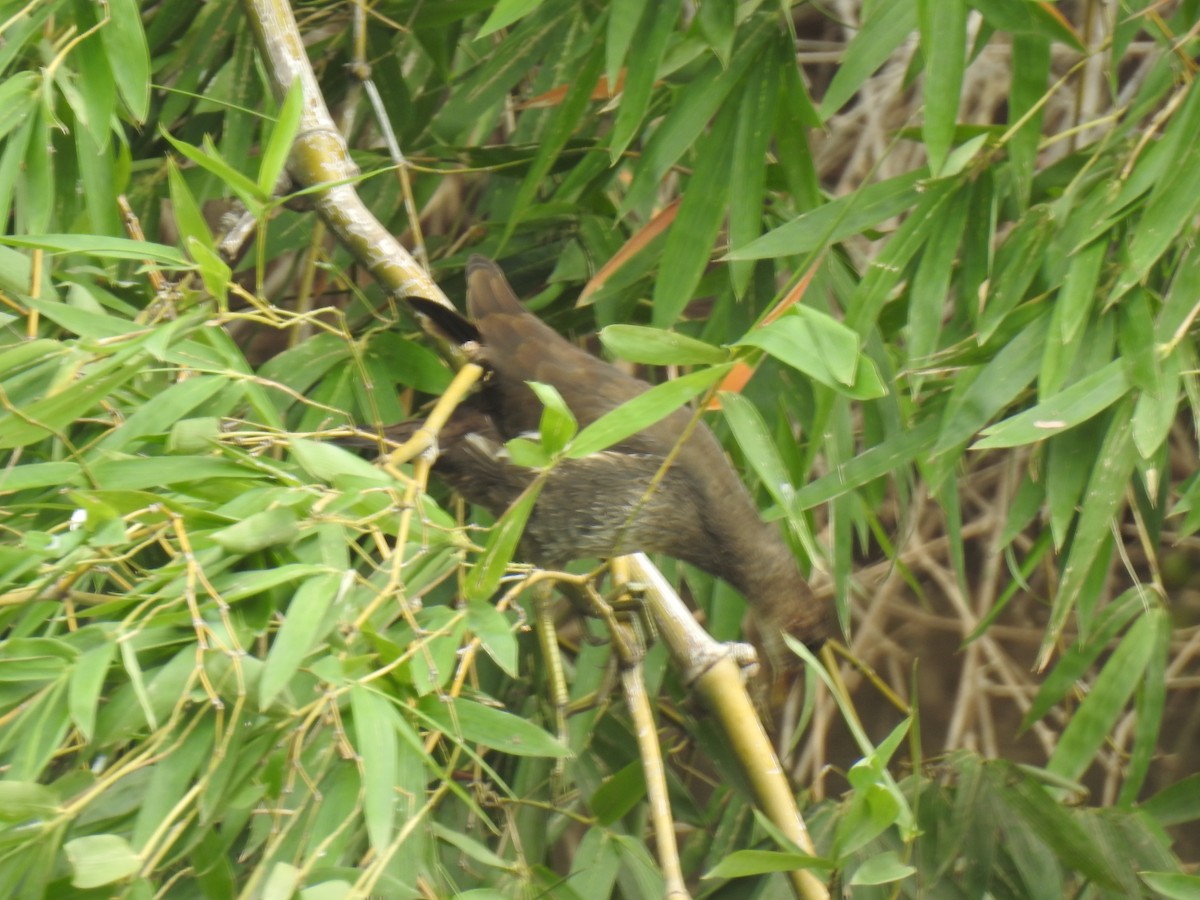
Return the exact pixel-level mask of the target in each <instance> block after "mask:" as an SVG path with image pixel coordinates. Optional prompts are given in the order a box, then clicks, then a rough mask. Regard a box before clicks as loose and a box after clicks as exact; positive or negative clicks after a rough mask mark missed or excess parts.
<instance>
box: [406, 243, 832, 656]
mask: <svg viewBox="0 0 1200 900" xmlns="http://www.w3.org/2000/svg"><path fill="white" fill-rule="evenodd" d="M467 307H468V310H469V312H470V316H471V320H472V321H471V322H467V321H465V320H463V319H461V317H458V316H457V314H455V313H453V312H452V311H450V310H448V309H446V308H445V307H442V306H438V305H436V304H433V303H431V302H429V301H426V302H425V303H422V304H420V308H421V310H422V311H423V312H427V313H428V314H429V315H430V316H431V317H432V318H433V319H434V320H435V324H437V325H438V326H439V327H440V328H441V329H442V330H443V331H445V332H446V333H447V334H448V336H450V337H452V338H454V339H457V340H460V341H464V342H465V341H466V340H468V339H477V340H478V341H479V343H480V345H481V350H480V354H479V356H480V359H479V361H480V362H481V363H482V364H483V365H484V366H485V367H486V368H487V369H488V370H489V371H488V373H487V375H485V377H484V381H483V384H482V388H481V390H480V391H479V393H478V394H476V395H475V396H473V397H471V398H469V399H468V400H467V402H465V403H463V404H461V405H460V406H459V407H458V409H457V410H456V411H455V412H454V414H453V416H452V417H451V419H450V421H449V422H448V423H447V425H446V427H445V428H444V429H443V430H442V432H441V434H440V435H439V439H438V440H439V449H440V455H439V456H438V459H437V462H436V463H435V464H434V472H435V473H436V474H437V475H439V476H440V477H441V478H442V479H443V480H444V481H446V482H447V483H448V484H449V485H450V486H451V487H453V488H454V489H455V490H457V491H458V492H459V493H460V494H462V495H463V497H465V498H466V499H467V500H469V501H470V502H472V503H475V504H478V505H480V506H484V507H486V508H487V509H489V510H490V511H491V512H492V513H493V514H495V515H497V516H498V515H500V514H501V513H502V512H504V510H505V509H507V508H508V506H509V505H510V504H511V503H512V502H513V500H515V499H516V497H517V495H518V494H520V493H521V491H522V490H524V489H525V487H526V486H528V484H529V483H530V482H531V481H532V480H533V478H534V477H535V474H536V473H535V472H534V471H533V470H532V469H529V468H525V467H522V466H518V465H515V464H513V463H512V462H511V461H510V460H509V458H508V454H507V453H506V452H505V449H504V442H505V441H507V440H509V439H511V438H514V437H517V436H518V435H522V434H528V433H531V432H532V433H536V432H537V430H538V424H539V420H540V418H541V414H542V404H541V402H540V401H539V400H538V399H537V397H536V396H535V395H534V393H533V391H532V390H531V389H530V388H529V386H528V385H527V384H526V382H527V381H539V382H543V383H545V384H550V385H553V386H554V387H555V388H557V389H558V392H559V393H560V394H561V395H562V398H563V400H564V401H565V402H566V404H567V406H568V407H570V409H571V412H572V413H573V414H574V415H575V418H576V420H577V421H578V423H579V426H580V427H581V428H582V427H584V426H586V425H589V424H590V423H592V422H594V421H595V420H596V419H598V418H600V416H602V415H604V414H605V413H607V412H609V411H610V410H612V409H614V408H615V407H617V406H620V405H621V404H622V403H624V402H625V401H627V400H629V399H631V398H632V397H635V396H637V395H638V394H641V393H642V392H643V391H646V390H647V389H649V387H650V386H649V385H648V384H647V383H646V382H644V381H640V380H638V379H636V378H633V377H631V376H629V375H627V374H625V373H624V372H622V371H620V370H619V369H617V368H616V367H614V366H611V365H609V364H608V363H606V362H604V361H603V360H600V359H598V358H596V357H594V356H592V355H590V354H589V353H587V352H585V351H583V350H581V349H579V348H578V347H576V346H574V345H573V344H571V343H570V342H568V341H567V340H566V339H564V338H563V337H561V336H560V335H559V334H558V333H557V332H556V331H554V330H553V329H552V328H550V327H549V326H548V325H546V324H545V323H543V322H542V321H541V320H539V319H538V318H537V317H536V316H534V315H533V314H532V313H530V312H528V311H526V310H525V309H524V307H522V306H521V304H520V302H519V301H518V300H517V297H516V295H515V294H514V293H513V291H512V288H510V287H509V285H508V282H507V281H506V280H505V278H504V274H503V272H501V270H500V268H499V267H498V266H496V265H495V264H494V263H492V262H491V261H490V260H487V259H485V258H483V257H481V256H473V257H472V258H471V260H470V262H469V263H468V265H467ZM691 418H692V413H691V411H690V410H687V409H682V410H679V411H677V412H675V413H674V414H672V415H670V416H668V417H667V418H665V419H663V420H662V421H660V422H658V423H657V424H655V425H652V426H650V427H649V428H647V429H645V430H644V431H642V432H640V433H638V434H635V435H633V436H632V437H629V438H627V439H625V440H623V441H621V442H620V443H618V444H616V445H614V446H612V447H610V448H609V449H608V450H605V451H603V452H601V453H596V454H594V455H592V456H589V457H586V458H584V459H580V460H563V461H562V462H560V463H559V464H558V465H557V466H555V467H554V469H553V470H552V471H551V473H550V475H549V477H548V478H547V480H546V482H545V483H544V485H543V487H542V490H541V493H540V494H539V496H538V500H537V504H536V506H535V507H534V509H533V512H532V514H531V515H530V517H529V521H528V524H527V525H526V528H525V533H524V537H523V538H522V543H521V553H522V555H523V557H524V558H526V559H527V560H528V561H530V562H533V563H536V564H538V565H541V566H545V567H548V568H560V567H561V566H562V565H564V564H565V563H567V562H568V561H570V560H573V559H581V558H591V557H597V558H607V557H612V556H616V555H620V554H622V553H632V552H635V551H639V550H640V551H644V552H647V553H665V554H667V555H668V556H672V557H675V558H676V559H681V560H683V561H685V562H689V563H691V564H692V565H694V566H697V567H698V568H700V569H703V570H704V571H705V572H708V573H709V574H711V575H715V576H717V577H719V578H723V579H724V580H725V581H727V582H729V583H730V584H731V585H733V586H734V587H735V588H737V589H738V590H739V591H740V592H741V593H742V595H743V596H744V597H745V598H746V599H747V601H749V603H750V604H751V609H752V612H753V615H754V617H755V619H756V624H757V627H758V631H759V632H760V639H761V642H762V645H763V648H764V649H765V650H766V651H767V653H768V655H769V656H770V657H771V658H772V662H773V663H775V664H776V665H777V666H782V667H783V668H790V666H789V665H788V664H787V661H786V659H787V657H788V656H790V654H788V653H787V651H786V649H785V648H784V646H783V642H782V640H781V639H780V638H779V633H780V632H781V631H787V632H789V633H790V634H792V635H794V636H796V637H797V638H799V639H800V640H802V641H804V642H805V643H808V644H809V645H811V646H816V645H818V644H819V643H820V642H821V641H822V640H823V639H824V637H825V636H826V627H827V624H826V622H827V615H826V610H825V608H824V607H823V606H822V605H820V604H818V603H817V602H816V601H815V600H814V599H813V597H812V594H811V592H810V591H809V589H808V585H807V584H806V583H805V581H804V579H803V577H802V576H801V575H800V572H799V570H798V568H797V566H796V560H795V558H794V557H793V555H792V553H791V551H790V550H789V549H788V547H787V545H786V544H785V543H784V542H783V540H782V539H781V537H780V535H779V533H778V532H777V530H776V529H775V528H774V527H773V526H770V525H767V524H766V523H764V522H763V521H762V520H761V519H760V518H759V515H758V510H757V508H756V507H755V505H754V503H753V501H752V500H751V498H750V495H749V493H748V492H747V490H746V488H745V486H744V485H743V484H742V482H741V480H740V479H739V478H738V476H737V474H736V473H735V472H734V470H733V467H732V466H731V465H730V463H729V461H728V459H727V458H726V457H725V453H724V451H723V450H722V448H721V445H720V444H719V443H717V440H716V438H715V437H713V435H712V432H710V431H709V430H708V428H706V427H705V426H704V425H703V424H702V423H701V424H699V425H698V427H696V428H695V430H694V431H693V432H692V434H691V435H690V436H689V437H688V439H687V440H686V441H685V442H684V444H683V446H682V448H681V451H680V452H679V454H678V456H677V457H676V459H675V461H674V463H673V464H672V466H671V467H670V469H669V470H668V472H667V474H666V476H665V478H663V480H662V482H661V483H660V484H659V485H658V487H657V488H656V489H655V491H654V492H653V493H651V494H650V496H649V498H648V499H646V492H647V488H648V487H649V486H650V482H651V479H652V478H653V477H654V475H655V473H656V472H657V471H658V470H659V468H660V467H661V466H662V463H663V460H664V458H665V457H666V455H667V454H668V453H669V452H670V451H671V450H672V448H673V447H675V445H676V444H677V443H678V442H679V438H680V435H681V434H682V433H683V432H684V430H685V429H686V428H687V426H688V424H689V422H690V420H691ZM415 427H416V423H404V424H402V425H400V426H397V430H396V431H394V432H392V436H399V437H400V438H401V439H403V438H404V437H406V436H407V435H408V434H411V432H412V430H413V429H414V428H415ZM643 501H644V502H643ZM635 511H636V514H635ZM631 516H632V518H631ZM793 662H794V659H793Z"/></svg>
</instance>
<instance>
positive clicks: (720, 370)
mask: <svg viewBox="0 0 1200 900" xmlns="http://www.w3.org/2000/svg"><path fill="white" fill-rule="evenodd" d="M731 367H732V364H731V363H726V364H725V365H723V366H713V367H712V368H711V369H701V370H699V371H697V372H692V373H690V374H688V375H684V376H683V377H681V378H676V379H673V380H671V381H666V382H663V383H662V384H657V385H655V386H654V387H652V388H650V390H648V391H646V392H645V393H643V394H639V395H638V396H636V397H634V398H633V399H632V400H628V401H626V402H625V403H622V404H621V405H620V406H618V407H617V408H616V409H614V410H611V411H610V412H607V413H605V414H604V415H602V416H601V417H600V418H599V419H597V420H596V421H595V422H593V423H592V424H590V425H588V426H587V427H586V428H584V429H583V430H582V431H581V432H579V434H578V435H577V436H576V438H575V440H574V441H572V442H571V445H570V447H568V448H567V457H568V458H569V459H582V458H583V457H585V456H591V455H592V454H593V453H599V452H600V451H601V450H605V449H607V448H608V447H611V446H612V445H613V444H616V443H619V442H621V441H623V440H625V439H626V438H627V437H629V436H630V435H633V434H637V433H638V432H639V431H643V430H645V429H646V428H649V427H650V426H651V425H653V424H654V423H655V422H659V421H661V420H662V419H665V418H666V417H667V416H669V415H670V414H671V413H673V412H675V410H677V409H679V408H680V407H682V406H683V405H684V404H686V403H688V402H689V401H690V400H693V399H694V398H696V397H698V396H699V395H700V394H702V393H703V392H704V391H706V390H707V389H708V388H710V387H712V386H713V385H714V384H716V383H717V382H718V381H720V380H721V379H722V378H724V377H725V375H726V374H728V372H729V370H730V368H731Z"/></svg>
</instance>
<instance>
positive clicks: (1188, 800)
mask: <svg viewBox="0 0 1200 900" xmlns="http://www.w3.org/2000/svg"><path fill="white" fill-rule="evenodd" d="M1142 809H1143V810H1145V811H1146V813H1147V814H1148V815H1150V816H1152V817H1153V818H1154V820H1155V822H1157V823H1158V824H1159V825H1162V826H1163V827H1169V826H1171V825H1183V824H1186V823H1188V822H1195V821H1196V820H1197V819H1200V772H1197V773H1196V774H1194V775H1188V776H1186V777H1185V778H1182V779H1180V780H1179V781H1177V782H1176V783H1175V784H1172V785H1169V786H1168V787H1165V788H1163V789H1162V790H1161V791H1159V792H1158V793H1157V794H1155V795H1154V796H1153V797H1151V798H1150V799H1149V800H1147V801H1146V802H1145V803H1143V804H1142Z"/></svg>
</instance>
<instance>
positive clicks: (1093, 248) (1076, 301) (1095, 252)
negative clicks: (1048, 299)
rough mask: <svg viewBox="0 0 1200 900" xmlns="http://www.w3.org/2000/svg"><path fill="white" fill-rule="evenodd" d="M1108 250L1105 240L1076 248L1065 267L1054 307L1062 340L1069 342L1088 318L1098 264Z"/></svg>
mask: <svg viewBox="0 0 1200 900" xmlns="http://www.w3.org/2000/svg"><path fill="white" fill-rule="evenodd" d="M1107 251H1108V241H1107V240H1099V241H1095V242H1093V243H1091V244H1088V245H1087V246H1086V247H1083V248H1081V249H1079V250H1077V251H1076V252H1075V254H1074V255H1073V256H1072V257H1071V263H1070V266H1069V267H1068V268H1067V275H1066V278H1065V279H1064V280H1063V285H1062V287H1061V288H1060V289H1059V292H1058V302H1057V303H1056V304H1055V307H1054V314H1055V318H1056V319H1057V321H1058V327H1059V333H1060V334H1061V335H1062V339H1063V341H1064V342H1067V343H1069V342H1071V341H1073V340H1075V339H1076V338H1077V337H1078V336H1079V331H1080V329H1081V328H1083V326H1084V323H1085V322H1087V319H1088V313H1090V312H1091V310H1092V305H1093V303H1094V302H1095V297H1096V287H1097V283H1098V282H1099V280H1100V267H1101V266H1102V265H1103V263H1104V257H1105V254H1106V253H1107Z"/></svg>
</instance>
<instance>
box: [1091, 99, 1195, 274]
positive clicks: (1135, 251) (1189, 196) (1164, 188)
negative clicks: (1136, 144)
mask: <svg viewBox="0 0 1200 900" xmlns="http://www.w3.org/2000/svg"><path fill="white" fill-rule="evenodd" d="M1197 119H1200V89H1197V88H1196V86H1195V85H1194V84H1193V85H1192V86H1191V87H1190V88H1189V96H1188V98H1187V100H1186V101H1185V102H1184V105H1183V108H1182V109H1180V110H1179V112H1178V113H1176V114H1175V116H1174V117H1173V118H1172V122H1171V130H1172V131H1176V130H1182V128H1183V127H1185V126H1186V125H1187V124H1191V123H1194V122H1195V121H1196V120H1197ZM1190 134H1191V135H1192V136H1193V139H1192V140H1190V141H1187V142H1186V143H1184V144H1183V146H1182V148H1181V151H1182V152H1181V153H1179V154H1178V156H1177V157H1176V158H1174V159H1172V160H1171V164H1170V168H1168V170H1167V172H1166V174H1165V177H1164V178H1163V179H1162V180H1161V181H1160V182H1159V183H1158V184H1156V185H1155V188H1154V191H1153V193H1151V195H1150V197H1149V199H1148V200H1147V201H1146V206H1145V210H1144V212H1143V213H1142V216H1141V218H1140V219H1139V220H1138V222H1137V224H1136V225H1134V226H1133V228H1131V230H1130V234H1129V238H1128V241H1127V243H1126V246H1125V265H1123V266H1122V267H1121V270H1120V273H1119V275H1118V277H1117V283H1116V285H1115V286H1114V287H1113V290H1112V295H1111V296H1112V297H1113V298H1116V297H1120V296H1121V295H1123V294H1124V293H1125V292H1126V291H1128V290H1129V289H1130V288H1132V287H1133V286H1134V285H1135V284H1138V283H1139V282H1141V281H1142V280H1143V279H1144V278H1145V277H1146V275H1147V273H1148V272H1149V271H1150V267H1151V266H1152V265H1154V263H1156V262H1157V261H1158V259H1159V258H1160V257H1161V256H1162V255H1163V254H1164V253H1165V252H1166V251H1167V248H1168V247H1170V246H1171V244H1172V243H1173V242H1174V241H1176V240H1178V238H1179V235H1180V233H1181V232H1182V231H1183V230H1184V228H1185V226H1186V223H1188V222H1189V221H1191V219H1192V218H1193V217H1194V216H1195V215H1196V210H1197V209H1198V208H1200V193H1197V192H1196V191H1195V190H1192V189H1191V182H1190V181H1189V179H1188V175H1189V174H1190V173H1192V172H1195V171H1196V168H1197V166H1200V141H1196V140H1194V136H1195V134H1196V131H1195V127H1194V125H1193V127H1192V130H1191V131H1190ZM1174 136H1175V135H1170V134H1169V135H1168V139H1169V138H1171V137H1174Z"/></svg>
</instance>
